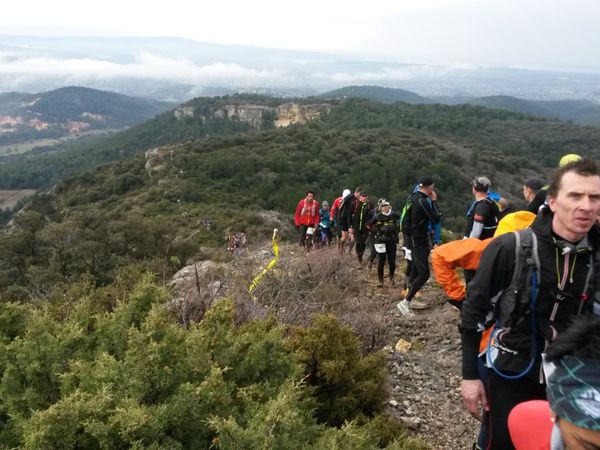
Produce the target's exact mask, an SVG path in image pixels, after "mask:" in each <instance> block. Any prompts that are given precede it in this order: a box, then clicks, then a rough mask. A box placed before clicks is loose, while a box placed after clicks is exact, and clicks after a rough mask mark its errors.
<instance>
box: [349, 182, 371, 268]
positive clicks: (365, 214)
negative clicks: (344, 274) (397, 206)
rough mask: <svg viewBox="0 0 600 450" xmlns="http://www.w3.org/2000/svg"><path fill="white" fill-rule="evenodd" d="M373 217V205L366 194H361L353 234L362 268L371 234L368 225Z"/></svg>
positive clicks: (354, 214) (353, 216)
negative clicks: (368, 238)
mask: <svg viewBox="0 0 600 450" xmlns="http://www.w3.org/2000/svg"><path fill="white" fill-rule="evenodd" d="M371 217H373V204H372V203H371V202H369V197H368V195H367V193H366V192H360V193H359V194H358V199H357V200H356V203H355V209H354V213H353V214H352V232H353V234H354V241H355V242H356V256H357V258H358V262H359V264H360V267H361V268H362V262H363V255H364V253H365V249H366V241H367V237H368V234H369V230H368V229H367V224H368V223H369V222H370V221H371Z"/></svg>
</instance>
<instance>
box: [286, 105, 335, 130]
mask: <svg viewBox="0 0 600 450" xmlns="http://www.w3.org/2000/svg"><path fill="white" fill-rule="evenodd" d="M330 109H331V105H327V104H314V105H300V104H298V103H284V104H283V105H279V106H278V107H277V108H276V111H275V113H276V116H277V118H276V119H275V126H276V127H287V126H289V125H294V124H302V123H306V122H309V121H311V120H315V119H318V118H319V117H320V116H321V114H323V113H327V112H329V110H330Z"/></svg>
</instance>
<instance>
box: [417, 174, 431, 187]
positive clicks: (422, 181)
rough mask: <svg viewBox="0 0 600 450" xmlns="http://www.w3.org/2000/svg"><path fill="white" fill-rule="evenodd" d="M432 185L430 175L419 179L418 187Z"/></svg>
mask: <svg viewBox="0 0 600 450" xmlns="http://www.w3.org/2000/svg"><path fill="white" fill-rule="evenodd" d="M432 184H433V177H432V176H430V175H425V176H424V177H421V178H419V186H420V187H427V186H431V185H432Z"/></svg>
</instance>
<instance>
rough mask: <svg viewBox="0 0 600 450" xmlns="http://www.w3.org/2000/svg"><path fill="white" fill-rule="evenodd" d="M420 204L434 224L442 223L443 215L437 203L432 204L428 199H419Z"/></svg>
mask: <svg viewBox="0 0 600 450" xmlns="http://www.w3.org/2000/svg"><path fill="white" fill-rule="evenodd" d="M419 204H420V205H421V208H423V211H425V214H427V217H428V218H429V220H430V221H431V222H432V223H438V222H439V221H440V219H441V218H442V215H441V213H440V212H439V210H438V207H437V202H430V201H427V199H426V198H421V197H419Z"/></svg>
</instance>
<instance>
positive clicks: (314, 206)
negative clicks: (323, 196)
mask: <svg viewBox="0 0 600 450" xmlns="http://www.w3.org/2000/svg"><path fill="white" fill-rule="evenodd" d="M319 220H320V218H319V202H318V201H316V200H315V193H314V192H312V191H308V192H307V193H306V197H305V198H303V199H302V200H300V201H299V202H298V206H297V207H296V214H295V215H294V224H295V225H296V229H298V231H299V232H300V244H301V245H302V246H306V237H307V236H308V237H309V240H310V241H311V242H312V240H311V239H312V235H313V234H314V232H315V230H316V229H317V226H318V225H319Z"/></svg>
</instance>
